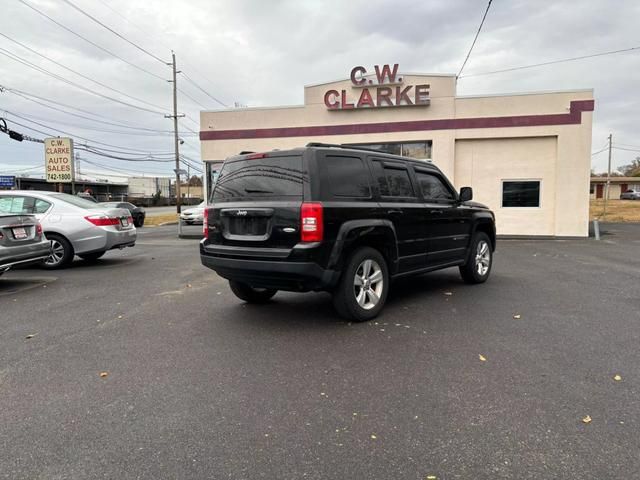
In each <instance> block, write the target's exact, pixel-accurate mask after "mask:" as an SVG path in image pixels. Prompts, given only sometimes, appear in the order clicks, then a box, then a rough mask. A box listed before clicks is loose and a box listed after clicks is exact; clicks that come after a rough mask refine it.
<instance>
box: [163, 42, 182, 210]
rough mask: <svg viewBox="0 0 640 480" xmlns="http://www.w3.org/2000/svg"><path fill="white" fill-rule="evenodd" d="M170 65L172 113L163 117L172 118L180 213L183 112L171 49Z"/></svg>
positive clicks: (177, 199)
mask: <svg viewBox="0 0 640 480" xmlns="http://www.w3.org/2000/svg"><path fill="white" fill-rule="evenodd" d="M171 60H172V61H171V63H169V64H167V65H171V67H172V69H173V80H169V81H170V82H172V83H173V115H165V118H173V141H174V149H175V154H176V211H177V212H178V214H180V210H181V208H180V207H181V203H182V202H181V201H180V200H181V199H180V141H179V138H178V117H184V114H182V115H178V84H177V80H176V75H177V74H178V73H179V72H178V70H176V54H175V52H174V51H173V50H172V51H171Z"/></svg>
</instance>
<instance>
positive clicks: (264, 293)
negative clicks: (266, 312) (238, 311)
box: [229, 280, 278, 303]
mask: <svg viewBox="0 0 640 480" xmlns="http://www.w3.org/2000/svg"><path fill="white" fill-rule="evenodd" d="M229 287H231V291H232V292H233V293H234V295H235V296H236V297H238V298H239V299H240V300H244V301H245V302H247V303H266V302H268V301H269V300H270V299H271V297H273V296H274V295H275V294H276V293H278V290H274V289H272V288H254V287H252V286H250V285H247V284H246V283H242V282H236V281H234V280H229Z"/></svg>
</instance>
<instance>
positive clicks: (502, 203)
mask: <svg viewBox="0 0 640 480" xmlns="http://www.w3.org/2000/svg"><path fill="white" fill-rule="evenodd" d="M505 182H520V183H522V182H538V184H539V187H538V206H537V207H526V206H517V207H511V206H505V205H504V184H505ZM542 188H543V182H542V178H503V179H501V180H500V208H508V209H525V210H533V209H541V208H542V193H543V190H542Z"/></svg>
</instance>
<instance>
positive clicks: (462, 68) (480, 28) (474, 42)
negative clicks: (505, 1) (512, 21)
mask: <svg viewBox="0 0 640 480" xmlns="http://www.w3.org/2000/svg"><path fill="white" fill-rule="evenodd" d="M492 1H493V0H489V3H487V9H486V10H485V11H484V15H483V16H482V21H481V22H480V26H479V27H478V31H477V32H476V36H475V37H473V42H472V43H471V48H469V52H468V53H467V56H466V57H465V59H464V62H462V66H461V67H460V71H459V72H458V75H457V77H460V74H461V73H462V70H464V66H465V65H466V64H467V60H469V56H470V55H471V51H472V50H473V47H474V46H475V44H476V40H478V35H480V30H482V25H484V20H485V18H487V13H489V8H491V2H492Z"/></svg>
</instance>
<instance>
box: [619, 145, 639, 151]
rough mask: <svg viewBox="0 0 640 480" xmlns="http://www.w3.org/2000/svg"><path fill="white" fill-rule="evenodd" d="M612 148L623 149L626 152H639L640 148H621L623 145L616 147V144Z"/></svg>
mask: <svg viewBox="0 0 640 480" xmlns="http://www.w3.org/2000/svg"><path fill="white" fill-rule="evenodd" d="M613 148H615V149H616V150H624V151H626V152H640V149H638V148H623V147H616V146H614V147H613Z"/></svg>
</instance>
